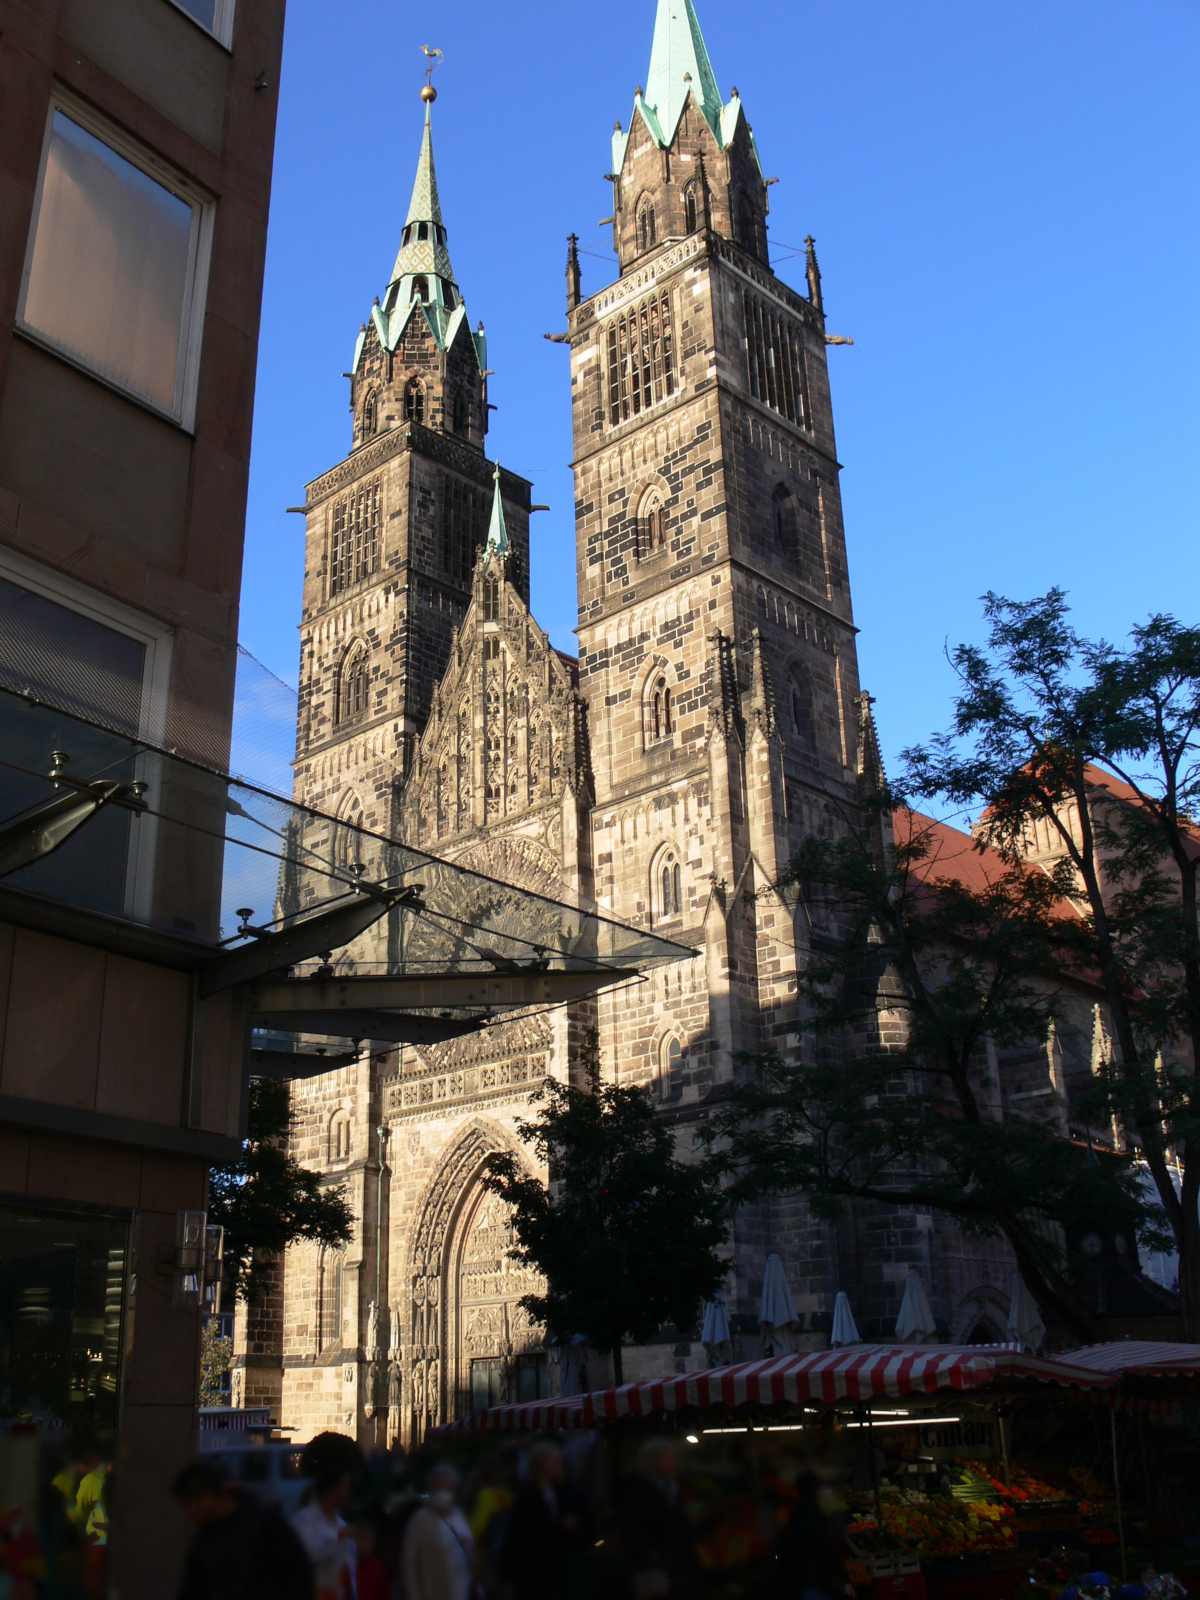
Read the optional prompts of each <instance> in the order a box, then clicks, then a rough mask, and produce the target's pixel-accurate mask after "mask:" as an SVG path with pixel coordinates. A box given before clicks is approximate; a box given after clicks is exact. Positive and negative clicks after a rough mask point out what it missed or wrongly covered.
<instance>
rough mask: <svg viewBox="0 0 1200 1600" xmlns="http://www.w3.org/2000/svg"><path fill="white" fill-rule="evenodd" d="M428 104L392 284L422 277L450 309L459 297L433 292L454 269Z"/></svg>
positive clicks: (433, 295) (450, 278)
mask: <svg viewBox="0 0 1200 1600" xmlns="http://www.w3.org/2000/svg"><path fill="white" fill-rule="evenodd" d="M429 112H430V106H429V102H428V101H426V104H425V131H424V133H423V134H422V135H421V153H420V155H419V156H418V157H417V176H416V179H415V180H414V182H413V191H412V199H411V200H410V201H409V203H408V216H407V217H406V218H405V221H404V233H403V235H402V238H401V243H400V253H399V255H397V257H396V265H395V266H394V267H393V268H392V276H391V279H390V282H391V283H396V282H398V281H399V280H400V279H401V278H412V277H414V276H416V275H417V274H423V275H424V276H425V277H427V278H428V279H429V280H430V283H429V288H430V291H431V293H430V295H429V296H426V298H427V299H430V298H432V299H433V300H435V301H440V302H441V303H442V304H445V303H446V300H447V299H449V302H450V304H449V306H448V307H447V309H451V308H452V307H453V305H454V304H455V302H456V301H457V299H458V296H457V295H455V294H451V295H450V296H448V297H447V296H445V295H443V294H439V293H437V292H435V291H434V283H433V280H434V279H437V280H438V281H439V283H441V284H443V285H444V284H447V283H449V284H452V283H453V282H454V268H453V267H452V266H451V265H450V252H449V250H447V248H446V227H445V224H444V223H443V221H442V207H441V202H440V201H439V200H438V188H437V173H436V172H435V171H434V167H433V129H432V126H431V124H430V117H429Z"/></svg>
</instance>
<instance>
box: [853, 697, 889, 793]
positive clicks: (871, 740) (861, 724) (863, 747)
mask: <svg viewBox="0 0 1200 1600" xmlns="http://www.w3.org/2000/svg"><path fill="white" fill-rule="evenodd" d="M854 698H855V703H856V704H857V706H858V750H857V753H856V765H857V768H858V777H859V780H860V782H861V784H862V787H863V790H864V791H865V792H866V793H868V794H878V793H879V792H880V791H881V790H882V789H883V787H884V784H885V783H886V782H887V779H886V776H885V774H884V770H883V757H882V755H881V754H880V752H879V732H878V729H877V728H876V727H875V713H874V712H873V711H872V710H871V707H872V706H873V705H874V704H875V701H874V699H873V698H872V697H871V696H870V695H869V694H868V693H867V691H866V690H865V689H864V690H863V691H862V693H861V694H858V695H855V697H854Z"/></svg>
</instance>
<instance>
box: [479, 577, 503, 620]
mask: <svg viewBox="0 0 1200 1600" xmlns="http://www.w3.org/2000/svg"><path fill="white" fill-rule="evenodd" d="M483 620H484V621H485V622H499V621H500V584H499V582H498V581H497V580H496V579H495V578H485V579H484V580H483Z"/></svg>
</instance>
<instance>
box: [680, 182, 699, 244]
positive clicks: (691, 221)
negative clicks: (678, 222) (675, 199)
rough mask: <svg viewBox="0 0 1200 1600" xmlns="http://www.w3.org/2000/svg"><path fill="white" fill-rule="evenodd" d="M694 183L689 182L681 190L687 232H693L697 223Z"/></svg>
mask: <svg viewBox="0 0 1200 1600" xmlns="http://www.w3.org/2000/svg"><path fill="white" fill-rule="evenodd" d="M697 210H698V208H697V206H696V185H695V184H694V183H689V184H688V186H687V188H686V189H685V190H684V191H683V215H684V222H685V224H686V227H687V231H688V232H689V233H695V231H696V225H697V221H696V219H697Z"/></svg>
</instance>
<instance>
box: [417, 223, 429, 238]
mask: <svg viewBox="0 0 1200 1600" xmlns="http://www.w3.org/2000/svg"><path fill="white" fill-rule="evenodd" d="M428 237H429V224H428V223H427V222H418V223H417V238H418V239H428Z"/></svg>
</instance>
